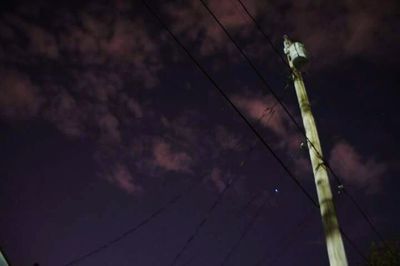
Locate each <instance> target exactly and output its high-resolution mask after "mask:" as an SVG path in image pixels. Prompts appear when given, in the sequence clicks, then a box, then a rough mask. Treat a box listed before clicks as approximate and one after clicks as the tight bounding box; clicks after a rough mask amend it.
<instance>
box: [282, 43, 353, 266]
mask: <svg viewBox="0 0 400 266" xmlns="http://www.w3.org/2000/svg"><path fill="white" fill-rule="evenodd" d="M284 52H285V54H286V56H287V59H288V62H289V65H290V68H291V70H292V77H293V81H294V87H295V89H296V94H297V100H298V102H299V107H300V111H301V116H302V118H303V125H304V129H305V132H306V136H307V145H308V150H309V153H310V159H311V165H312V170H313V173H314V179H315V185H316V188H317V194H318V202H319V206H320V212H321V216H322V223H323V227H324V232H325V240H326V247H327V250H328V257H329V264H330V266H347V258H346V253H345V250H344V245H343V240H342V235H341V232H340V229H339V224H338V220H337V217H336V211H335V206H334V204H333V198H332V191H331V188H330V184H329V179H328V172H327V170H326V166H325V164H324V160H323V157H322V156H323V155H322V149H321V143H320V141H319V137H318V131H317V127H316V125H315V120H314V116H313V114H312V112H311V105H310V102H309V100H308V96H307V92H306V88H305V86H304V82H303V77H302V75H301V71H300V69H301V67H302V66H303V65H304V64H305V63H306V62H307V54H306V51H305V49H304V47H303V45H302V44H301V43H298V42H292V41H290V40H289V39H288V37H287V36H285V37H284Z"/></svg>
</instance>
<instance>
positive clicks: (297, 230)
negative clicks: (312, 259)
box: [254, 209, 313, 266]
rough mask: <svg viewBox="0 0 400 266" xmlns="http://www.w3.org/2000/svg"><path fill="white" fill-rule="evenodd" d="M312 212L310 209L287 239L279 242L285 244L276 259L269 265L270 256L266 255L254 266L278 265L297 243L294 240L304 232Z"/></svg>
mask: <svg viewBox="0 0 400 266" xmlns="http://www.w3.org/2000/svg"><path fill="white" fill-rule="evenodd" d="M312 210H313V209H309V211H308V213H307V214H305V215H304V217H303V218H302V219H301V220H300V221H299V222H298V223H297V224H296V225H295V226H294V227H292V230H290V231H289V232H288V233H286V234H285V237H281V238H280V240H279V241H278V242H279V243H282V242H283V247H282V248H281V249H280V251H278V252H277V253H276V254H275V256H274V257H272V259H270V260H269V261H268V264H266V263H265V262H266V261H267V259H268V254H264V255H263V256H262V257H261V258H260V259H259V260H257V262H256V263H255V265H254V266H261V265H263V264H266V265H276V262H277V261H278V259H280V258H281V257H282V256H283V255H284V254H285V252H286V251H287V250H288V249H289V247H290V245H291V244H293V242H294V241H295V239H294V238H295V237H297V235H298V234H300V233H301V232H302V231H303V230H304V227H305V226H306V225H307V224H308V222H309V218H310V217H311V216H310V215H311V211H312Z"/></svg>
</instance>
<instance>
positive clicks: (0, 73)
mask: <svg viewBox="0 0 400 266" xmlns="http://www.w3.org/2000/svg"><path fill="white" fill-rule="evenodd" d="M0 80H1V82H0V114H1V115H2V116H4V117H7V118H17V119H24V118H30V117H33V116H35V115H36V114H37V113H38V111H39V108H40V106H41V105H42V103H43V98H42V97H41V96H40V94H39V92H38V89H37V88H36V87H35V86H34V85H33V83H32V82H31V80H30V78H29V77H28V76H26V75H24V74H22V73H19V72H17V71H13V70H5V69H0Z"/></svg>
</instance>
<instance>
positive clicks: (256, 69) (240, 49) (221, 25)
mask: <svg viewBox="0 0 400 266" xmlns="http://www.w3.org/2000/svg"><path fill="white" fill-rule="evenodd" d="M200 2H201V3H202V5H203V6H204V8H205V9H206V10H207V11H208V12H209V14H210V15H211V16H212V17H213V18H214V20H215V21H216V23H217V24H218V25H219V27H220V28H221V29H222V31H223V32H224V33H225V34H226V35H227V37H228V38H229V39H230V41H231V42H232V43H233V44H234V46H235V47H236V48H237V49H238V51H239V52H240V54H241V55H242V56H243V58H244V59H245V60H246V61H247V63H248V64H249V65H250V67H251V68H252V69H253V71H254V72H255V73H256V75H257V76H258V78H259V79H260V80H261V81H262V83H263V84H264V86H265V87H266V88H267V89H268V90H269V91H270V93H271V94H272V95H273V97H274V98H275V99H276V100H277V102H278V103H279V104H280V105H281V107H282V108H283V110H284V111H285V112H286V114H287V115H288V116H289V118H290V120H292V122H293V123H294V124H295V126H296V127H297V129H298V130H299V131H300V132H301V133H302V135H303V136H304V137H305V138H306V140H307V141H308V142H309V143H310V145H311V146H312V148H313V149H314V150H315V151H316V153H317V154H318V156H319V157H320V159H321V160H322V162H323V163H324V165H325V166H326V167H327V168H328V169H330V171H331V172H332V173H333V175H334V177H335V179H336V180H337V181H338V182H339V184H340V185H341V184H342V182H341V181H340V179H339V177H338V176H337V175H335V174H334V172H333V171H332V169H331V168H330V167H329V164H328V163H327V162H326V161H325V159H324V158H323V157H322V155H321V154H320V153H319V152H318V150H317V149H316V148H315V146H314V144H313V143H312V142H311V141H310V140H309V139H308V137H307V135H306V133H305V132H304V130H303V128H302V127H301V126H300V125H299V124H298V123H297V121H296V119H295V118H294V116H293V115H292V114H291V113H290V112H289V110H288V109H287V107H286V106H285V105H284V104H283V102H282V101H281V99H279V97H278V95H277V94H276V93H275V91H274V90H273V89H272V87H271V86H270V85H269V83H268V82H267V81H266V79H265V78H264V77H263V75H262V74H261V73H260V71H259V70H258V68H257V67H256V66H255V64H254V63H253V62H252V61H251V60H250V58H249V57H248V56H247V55H246V53H245V52H244V51H243V49H242V48H240V46H239V45H238V43H237V42H236V41H235V40H234V39H233V37H232V35H231V34H230V33H229V32H228V30H227V29H226V28H225V27H224V25H223V24H222V23H221V22H220V20H219V19H218V18H217V17H216V16H215V14H214V13H213V12H212V11H211V9H210V8H209V7H208V5H207V4H206V3H205V2H204V0H200ZM264 36H265V37H266V38H267V39H268V40H269V42H270V43H271V44H272V41H270V39H269V38H268V37H267V35H266V34H264ZM274 50H276V49H274ZM276 52H277V51H276ZM345 193H346V191H345ZM346 194H348V193H346ZM351 198H352V197H351ZM352 199H353V201H354V198H352ZM354 202H355V201H354ZM357 206H358V208H359V209H361V207H360V206H359V205H358V204H357ZM363 213H364V215H366V214H365V212H363ZM367 221H368V222H369V223H370V225H372V222H371V221H370V220H369V219H367ZM375 229H376V228H375ZM374 231H375V230H374ZM376 231H377V230H376ZM379 235H380V234H379ZM346 238H348V237H346ZM348 240H350V239H349V238H348Z"/></svg>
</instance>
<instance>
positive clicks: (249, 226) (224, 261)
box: [220, 195, 269, 266]
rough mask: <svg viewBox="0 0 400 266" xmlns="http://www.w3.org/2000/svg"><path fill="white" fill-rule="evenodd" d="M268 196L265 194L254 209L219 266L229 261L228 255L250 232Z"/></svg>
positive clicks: (230, 254)
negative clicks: (260, 202)
mask: <svg viewBox="0 0 400 266" xmlns="http://www.w3.org/2000/svg"><path fill="white" fill-rule="evenodd" d="M268 200H269V197H268V195H266V196H265V198H264V200H263V202H262V204H261V205H260V206H258V208H257V209H256V211H255V213H254V215H253V217H252V218H251V220H250V222H249V223H248V224H247V226H246V228H245V229H244V230H243V232H242V233H241V235H240V237H239V239H238V240H237V241H236V242H235V244H234V245H233V246H232V247H231V249H230V250H229V251H228V253H227V254H226V255H225V257H224V259H223V260H222V262H221V264H220V265H221V266H223V265H226V263H227V262H228V261H229V259H230V257H231V256H232V254H233V253H234V252H235V251H236V249H237V248H238V247H239V246H240V243H241V242H242V241H243V239H244V238H245V237H246V235H247V234H248V233H249V232H250V230H251V229H252V228H253V226H254V224H255V222H256V221H257V219H258V217H259V216H260V214H261V211H262V210H263V209H264V207H265V206H266V204H267V203H268Z"/></svg>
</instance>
